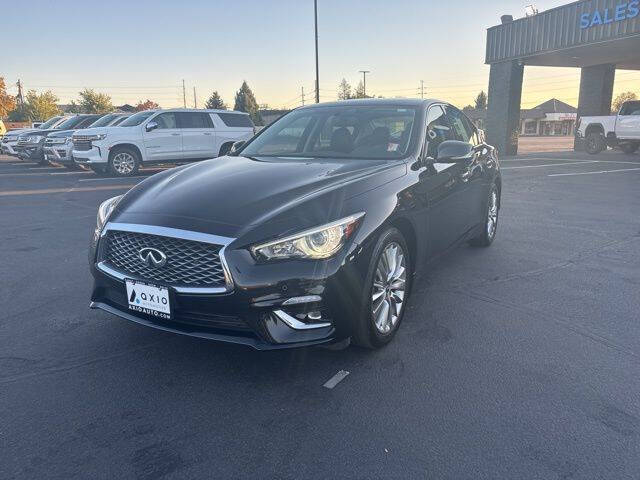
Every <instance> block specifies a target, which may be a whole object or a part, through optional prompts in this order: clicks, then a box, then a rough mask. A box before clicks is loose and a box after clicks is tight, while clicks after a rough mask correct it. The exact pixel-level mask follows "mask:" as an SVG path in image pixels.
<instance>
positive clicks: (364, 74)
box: [360, 70, 371, 97]
mask: <svg viewBox="0 0 640 480" xmlns="http://www.w3.org/2000/svg"><path fill="white" fill-rule="evenodd" d="M360 73H361V74H362V90H363V92H362V93H363V94H364V96H365V97H366V96H367V73H371V71H370V70H360Z"/></svg>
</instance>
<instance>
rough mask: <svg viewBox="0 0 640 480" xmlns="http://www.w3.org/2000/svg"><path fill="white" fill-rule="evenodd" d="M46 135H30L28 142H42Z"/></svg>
mask: <svg viewBox="0 0 640 480" xmlns="http://www.w3.org/2000/svg"><path fill="white" fill-rule="evenodd" d="M43 139H44V137H43V136H42V135H30V136H28V137H27V142H29V143H40V142H41V141H42V140H43Z"/></svg>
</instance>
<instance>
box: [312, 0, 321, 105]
mask: <svg viewBox="0 0 640 480" xmlns="http://www.w3.org/2000/svg"><path fill="white" fill-rule="evenodd" d="M313 15H314V23H315V28H316V103H320V70H319V68H318V0H313Z"/></svg>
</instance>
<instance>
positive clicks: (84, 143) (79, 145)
mask: <svg viewBox="0 0 640 480" xmlns="http://www.w3.org/2000/svg"><path fill="white" fill-rule="evenodd" d="M73 149H74V150H76V151H78V152H86V151H88V150H91V140H76V139H75V138H74V139H73Z"/></svg>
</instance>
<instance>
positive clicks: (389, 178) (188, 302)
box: [89, 99, 502, 349]
mask: <svg viewBox="0 0 640 480" xmlns="http://www.w3.org/2000/svg"><path fill="white" fill-rule="evenodd" d="M501 187H502V184H501V176H500V171H499V164H498V158H497V153H496V151H495V149H494V148H493V147H491V146H489V145H487V144H486V143H485V142H484V138H483V134H482V132H481V131H478V130H477V129H476V128H475V127H474V125H473V124H472V123H471V121H470V120H469V119H468V118H467V117H466V116H465V115H464V114H463V113H462V112H461V111H460V110H458V109H457V108H455V107H453V106H452V105H449V104H447V103H445V102H441V101H437V100H414V99H394V100H381V99H376V100H373V99H371V100H368V99H367V100H353V101H343V102H338V103H327V104H318V105H312V106H307V107H302V108H299V109H296V110H294V111H292V112H290V113H288V114H286V115H285V116H283V117H282V118H280V119H279V120H278V121H276V122H275V123H273V124H272V125H270V126H269V127H267V128H266V129H264V130H262V131H261V132H260V133H259V134H258V135H256V136H255V137H253V138H252V139H251V140H249V141H248V142H247V143H245V144H243V145H239V144H236V145H234V149H233V150H232V152H231V154H230V155H227V156H223V157H219V158H216V159H212V160H207V161H204V162H200V163H196V164H191V165H186V166H182V167H178V168H174V169H171V170H167V171H164V172H161V173H159V174H156V175H154V176H152V177H149V178H147V179H146V180H144V181H143V182H141V183H139V184H138V185H137V186H135V187H134V188H133V189H131V190H130V191H129V192H127V193H126V194H125V195H122V196H118V197H114V198H111V199H109V200H107V201H105V202H104V203H103V204H102V205H101V206H100V208H99V211H98V219H97V226H96V229H95V232H94V235H93V237H92V241H91V248H90V252H89V261H90V266H91V271H92V273H93V276H94V278H95V283H94V288H93V293H92V298H91V307H92V308H99V309H102V310H105V311H107V312H110V313H112V314H115V315H118V316H120V317H122V318H125V319H127V320H130V321H133V322H137V323H140V324H143V325H147V326H151V327H155V328H158V329H162V330H166V331H170V332H175V333H181V334H186V335H192V336H196V337H203V338H209V339H214V340H219V341H226V342H234V343H241V344H245V345H250V346H252V347H255V348H258V349H273V348H288V347H300V346H308V345H316V344H330V343H336V342H339V341H343V340H346V339H349V338H350V339H351V340H352V341H353V342H355V343H356V344H358V345H362V346H365V347H369V348H377V347H381V346H383V345H385V344H386V343H388V342H389V341H390V340H391V339H392V338H393V337H394V335H395V334H396V332H397V331H398V328H399V327H400V325H401V323H402V319H403V316H404V313H405V311H406V308H407V301H408V299H409V295H410V293H411V286H412V283H413V279H414V276H415V275H416V273H419V272H420V271H421V270H422V269H424V268H425V267H424V265H425V261H426V260H427V259H429V258H430V257H432V256H434V255H437V254H439V253H441V252H443V251H445V250H448V249H450V248H451V247H452V246H454V245H456V244H458V243H460V242H465V241H466V242H469V243H471V244H472V245H476V246H489V245H490V244H491V243H492V242H493V240H494V238H495V236H496V231H497V226H498V212H499V208H500V192H501Z"/></svg>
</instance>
